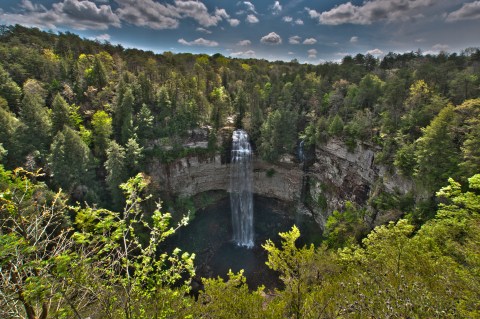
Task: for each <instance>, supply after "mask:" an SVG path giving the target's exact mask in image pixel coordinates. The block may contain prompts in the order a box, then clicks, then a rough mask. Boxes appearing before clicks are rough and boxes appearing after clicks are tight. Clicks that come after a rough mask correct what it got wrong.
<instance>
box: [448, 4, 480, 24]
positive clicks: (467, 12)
mask: <svg viewBox="0 0 480 319" xmlns="http://www.w3.org/2000/svg"><path fill="white" fill-rule="evenodd" d="M478 19H480V1H474V2H470V3H464V4H463V5H462V7H461V8H460V9H458V10H456V11H453V12H450V13H449V14H448V15H447V17H446V19H445V20H446V21H447V22H455V21H461V20H478Z"/></svg>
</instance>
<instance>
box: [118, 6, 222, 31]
mask: <svg viewBox="0 0 480 319" xmlns="http://www.w3.org/2000/svg"><path fill="white" fill-rule="evenodd" d="M117 1H118V0H117ZM129 1H131V0H129ZM143 1H152V0H143ZM175 8H176V10H177V12H178V13H179V14H180V15H181V17H183V18H185V17H188V18H192V19H194V20H195V21H197V22H198V24H200V25H201V26H202V27H211V26H216V25H217V24H218V22H220V21H221V20H222V19H227V18H229V15H228V14H227V12H226V11H225V9H216V10H215V14H213V15H211V14H209V13H208V9H207V7H206V6H205V4H203V3H202V2H199V1H193V0H187V1H184V0H175Z"/></svg>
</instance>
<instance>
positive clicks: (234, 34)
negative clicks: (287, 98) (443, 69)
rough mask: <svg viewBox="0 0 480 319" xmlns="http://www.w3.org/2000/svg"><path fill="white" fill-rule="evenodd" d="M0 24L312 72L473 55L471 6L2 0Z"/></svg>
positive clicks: (479, 13) (437, 1) (398, 0)
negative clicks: (325, 65) (348, 63)
mask: <svg viewBox="0 0 480 319" xmlns="http://www.w3.org/2000/svg"><path fill="white" fill-rule="evenodd" d="M0 23H1V24H16V23H18V24H22V25H25V26H36V27H39V28H41V29H44V30H52V31H70V32H73V33H77V34H79V35H80V36H82V37H85V38H90V39H98V40H100V41H103V40H108V41H109V42H111V43H114V44H121V45H123V46H125V47H136V48H140V49H145V50H151V51H154V52H157V53H162V52H164V51H172V52H192V53H207V54H214V53H221V54H223V55H225V56H231V57H243V58H248V57H254V58H263V59H268V60H286V61H289V60H292V59H298V60H299V61H300V62H308V63H314V64H316V63H321V62H324V61H339V60H341V59H342V58H343V56H345V55H347V54H350V55H355V54H357V53H362V54H367V53H370V54H373V55H375V56H378V57H382V56H383V55H384V54H386V53H388V52H390V51H391V52H409V51H416V50H418V49H421V50H422V52H424V53H438V52H440V51H446V52H460V51H461V50H462V49H465V48H467V47H480V1H478V0H477V1H460V0H364V1H357V0H351V1H333V0H291V1H272V0H266V1H265V0H261V1H260V0H258V1H255V0H251V1H235V0H220V1H212V0H39V1H33V0H21V1H18V0H2V1H0Z"/></svg>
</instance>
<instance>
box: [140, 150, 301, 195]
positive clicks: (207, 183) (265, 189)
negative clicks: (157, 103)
mask: <svg viewBox="0 0 480 319" xmlns="http://www.w3.org/2000/svg"><path fill="white" fill-rule="evenodd" d="M148 174H149V175H150V176H151V177H152V179H153V180H154V182H155V183H156V184H157V185H158V186H159V188H160V190H161V191H166V192H169V193H171V194H175V195H182V196H193V195H196V194H200V193H203V192H207V191H212V190H224V191H229V187H230V164H227V163H224V162H222V159H221V156H220V155H216V156H212V157H203V158H200V157H198V156H191V157H187V158H182V159H179V160H176V161H174V162H173V163H170V164H161V163H159V162H156V161H155V162H152V163H151V164H150V166H149V172H148ZM302 174H303V172H302V170H301V169H300V168H299V166H298V165H296V164H284V165H272V164H268V163H265V162H264V161H261V160H259V159H257V158H255V159H254V162H253V192H254V193H255V194H258V195H261V196H265V197H272V198H276V199H279V200H283V201H288V202H294V201H296V200H298V199H299V196H300V193H301V190H302Z"/></svg>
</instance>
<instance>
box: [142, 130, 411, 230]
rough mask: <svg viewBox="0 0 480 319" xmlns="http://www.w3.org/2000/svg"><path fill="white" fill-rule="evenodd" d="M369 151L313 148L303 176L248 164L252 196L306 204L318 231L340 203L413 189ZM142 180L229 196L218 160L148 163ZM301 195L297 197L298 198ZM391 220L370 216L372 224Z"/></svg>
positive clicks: (286, 164) (333, 143)
mask: <svg viewBox="0 0 480 319" xmlns="http://www.w3.org/2000/svg"><path fill="white" fill-rule="evenodd" d="M374 156H375V152H374V149H372V147H370V146H367V145H358V146H357V147H356V149H355V150H354V152H348V150H347V146H346V145H345V144H344V143H343V142H342V141H341V140H339V139H331V140H330V141H329V142H328V143H326V144H324V145H322V146H319V147H317V149H316V151H315V158H314V159H313V160H312V161H311V165H309V167H308V168H307V169H305V170H303V169H302V164H300V163H298V162H294V161H283V162H281V163H279V164H275V165H274V164H270V163H266V162H264V161H262V160H260V159H258V158H254V162H253V172H254V176H253V192H254V193H255V194H258V195H261V196H265V197H271V198H276V199H279V200H282V201H286V202H292V203H298V202H300V200H301V199H302V200H305V199H307V200H306V206H307V207H308V209H309V211H310V212H311V213H312V214H313V216H314V218H315V220H316V221H317V223H318V224H319V225H320V226H321V227H322V228H323V226H324V225H325V222H326V219H327V218H328V216H329V215H330V214H331V213H332V211H333V210H340V209H342V207H343V206H344V205H345V202H346V201H351V202H355V203H358V204H359V205H362V206H363V205H366V204H367V203H368V199H369V198H370V197H371V196H372V195H375V193H376V192H386V193H391V194H397V195H404V194H406V193H407V192H409V191H411V190H412V189H413V183H412V182H411V181H409V180H407V179H405V178H403V177H402V176H399V175H397V174H395V173H393V174H392V173H390V172H388V170H387V169H386V167H384V166H382V165H376V164H375V162H374ZM148 174H149V175H150V176H151V177H152V179H153V180H154V182H156V184H157V185H158V187H159V188H160V190H161V191H164V192H168V193H170V194H172V195H182V196H193V195H196V194H200V193H203V192H207V191H212V190H223V191H229V187H230V184H229V183H230V164H228V163H225V161H222V157H221V156H220V155H215V156H211V157H205V156H203V157H198V156H191V157H186V158H182V159H179V160H176V161H174V162H172V163H170V164H161V163H159V162H152V163H151V164H150V166H149V171H148ZM302 194H303V196H302ZM395 217H396V216H380V215H378V216H375V219H376V220H372V223H374V224H378V223H381V222H384V221H386V220H385V219H389V218H390V219H392V218H395Z"/></svg>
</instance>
